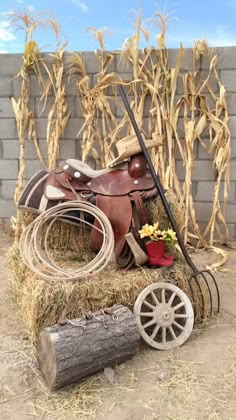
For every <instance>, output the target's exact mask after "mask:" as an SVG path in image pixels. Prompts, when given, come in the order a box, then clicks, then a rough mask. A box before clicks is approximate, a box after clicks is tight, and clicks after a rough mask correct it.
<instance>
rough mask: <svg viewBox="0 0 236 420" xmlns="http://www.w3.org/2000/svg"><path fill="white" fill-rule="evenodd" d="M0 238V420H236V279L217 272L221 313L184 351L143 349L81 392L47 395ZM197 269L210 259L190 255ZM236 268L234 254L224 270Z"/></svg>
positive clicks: (86, 383) (74, 388)
mask: <svg viewBox="0 0 236 420" xmlns="http://www.w3.org/2000/svg"><path fill="white" fill-rule="evenodd" d="M10 243H11V239H9V238H8V237H7V236H2V237H1V239H0V267H1V271H0V296H1V306H0V420H10V419H11V420H30V419H34V418H35V419H36V418H37V419H43V420H45V419H46V420H47V419H48V420H50V419H57V420H70V419H83V420H85V419H86V420H87V419H98V420H118V419H119V420H151V419H152V420H154V419H156V420H204V419H209V420H221V419H222V420H223V419H224V420H233V419H234V420H236V279H235V272H234V273H233V272H232V273H217V274H216V277H217V280H218V284H219V288H220V293H221V311H220V314H219V315H218V316H217V317H214V318H213V319H212V320H211V321H210V322H208V323H207V325H205V327H204V328H197V329H195V330H194V332H193V333H192V335H191V337H190V339H189V340H188V342H186V343H185V344H184V345H183V346H182V347H180V348H178V349H176V350H173V351H169V352H161V351H155V350H152V349H149V348H148V347H147V346H145V345H143V346H142V347H141V350H140V351H139V353H138V354H137V356H135V357H134V358H133V359H132V360H131V361H127V362H126V363H123V364H122V365H120V366H117V367H116V368H115V369H114V370H113V371H112V373H113V374H114V378H113V377H107V376H105V375H104V373H103V372H101V373H100V374H98V375H96V376H94V377H92V378H88V379H87V380H85V381H83V382H82V383H81V384H79V385H74V386H70V387H66V388H65V389H63V390H60V391H58V392H49V391H48V390H47V388H46V387H45V385H44V382H43V379H42V377H41V375H40V372H39V371H38V368H37V361H36V359H35V356H34V354H33V349H32V347H31V345H30V343H29V340H28V339H27V335H26V333H25V331H24V327H23V325H22V323H21V321H20V317H19V314H18V312H17V308H16V306H15V304H14V299H13V297H12V296H11V292H10V282H9V277H8V275H7V268H6V257H5V252H6V250H7V248H8V246H9V245H10ZM194 260H196V263H197V264H198V265H199V264H200V265H203V266H204V264H205V263H206V262H208V260H209V255H208V254H207V253H206V252H204V253H203V252H201V253H199V254H197V255H195V256H194ZM226 267H228V268H235V267H236V251H230V258H229V260H228V262H227V264H226Z"/></svg>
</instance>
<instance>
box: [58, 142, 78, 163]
mask: <svg viewBox="0 0 236 420" xmlns="http://www.w3.org/2000/svg"><path fill="white" fill-rule="evenodd" d="M59 158H60V159H64V160H66V159H75V158H77V157H76V153H75V140H69V139H65V140H61V141H60V157H59Z"/></svg>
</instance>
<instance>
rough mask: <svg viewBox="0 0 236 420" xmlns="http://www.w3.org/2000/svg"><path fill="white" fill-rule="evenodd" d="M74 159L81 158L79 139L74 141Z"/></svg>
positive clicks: (80, 142)
mask: <svg viewBox="0 0 236 420" xmlns="http://www.w3.org/2000/svg"><path fill="white" fill-rule="evenodd" d="M75 158H76V159H80V160H81V158H82V141H81V140H79V139H76V140H75Z"/></svg>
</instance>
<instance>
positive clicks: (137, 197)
mask: <svg viewBox="0 0 236 420" xmlns="http://www.w3.org/2000/svg"><path fill="white" fill-rule="evenodd" d="M130 195H131V196H132V198H133V201H134V204H135V207H136V210H137V214H138V217H139V220H140V224H141V226H143V225H145V224H146V223H148V214H147V210H146V208H145V206H144V204H143V200H142V197H141V194H140V192H139V191H133V192H132V193H131V194H130Z"/></svg>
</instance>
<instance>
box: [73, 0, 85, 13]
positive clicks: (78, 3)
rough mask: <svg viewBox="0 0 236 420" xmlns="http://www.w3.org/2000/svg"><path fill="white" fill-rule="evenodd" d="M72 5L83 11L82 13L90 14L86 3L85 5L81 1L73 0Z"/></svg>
mask: <svg viewBox="0 0 236 420" xmlns="http://www.w3.org/2000/svg"><path fill="white" fill-rule="evenodd" d="M71 3H72V4H73V5H74V6H76V7H78V8H79V9H81V10H82V12H84V13H86V12H88V6H87V4H86V3H84V2H82V1H80V0H71Z"/></svg>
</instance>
